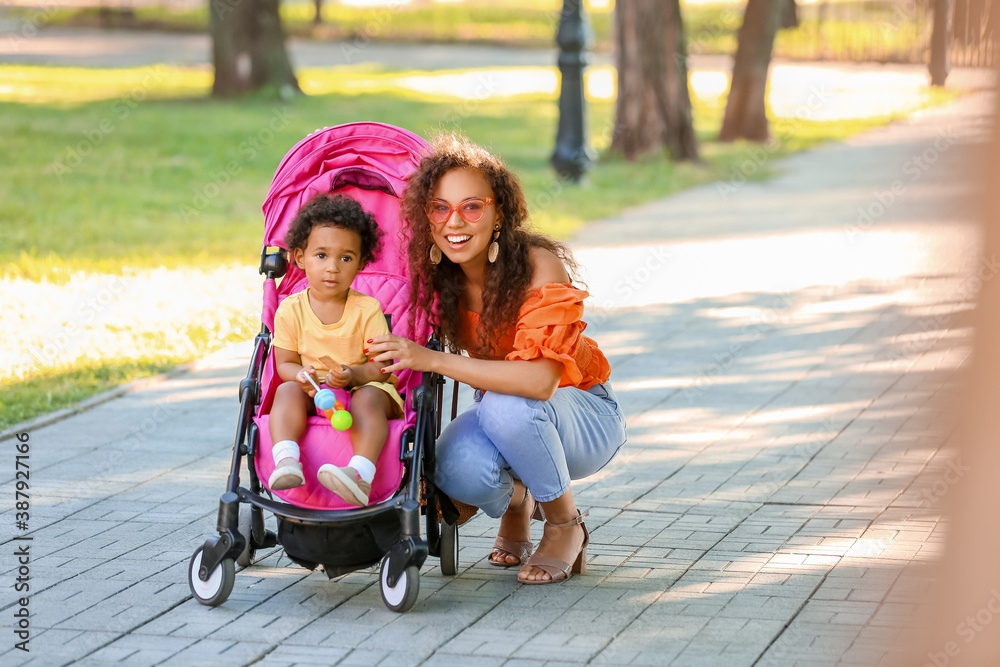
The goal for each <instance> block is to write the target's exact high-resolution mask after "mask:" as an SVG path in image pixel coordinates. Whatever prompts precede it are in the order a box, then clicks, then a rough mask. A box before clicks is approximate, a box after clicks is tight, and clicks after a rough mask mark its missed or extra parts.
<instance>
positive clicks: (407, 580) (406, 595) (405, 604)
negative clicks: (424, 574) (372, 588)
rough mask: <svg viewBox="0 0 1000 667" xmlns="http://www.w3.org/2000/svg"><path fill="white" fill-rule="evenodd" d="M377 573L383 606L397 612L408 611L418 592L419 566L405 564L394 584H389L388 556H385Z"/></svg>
mask: <svg viewBox="0 0 1000 667" xmlns="http://www.w3.org/2000/svg"><path fill="white" fill-rule="evenodd" d="M378 574H379V577H378V578H379V588H380V589H381V592H382V602H384V603H385V606H386V607H388V608H389V609H391V610H393V611H395V612H399V613H402V612H404V611H409V610H410V609H411V608H412V607H413V605H414V604H415V603H416V601H417V595H418V594H419V593H420V568H418V567H417V566H416V565H407V566H406V569H405V570H403V573H402V574H400V575H399V579H398V580H397V581H396V585H395V586H389V557H388V556H386V557H385V558H383V559H382V566H381V567H380V568H379V573H378Z"/></svg>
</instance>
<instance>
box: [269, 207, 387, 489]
mask: <svg viewBox="0 0 1000 667" xmlns="http://www.w3.org/2000/svg"><path fill="white" fill-rule="evenodd" d="M381 236H382V232H381V230H379V228H378V225H377V224H376V222H375V219H374V218H373V217H372V216H371V215H369V214H368V213H366V212H365V211H364V209H362V208H361V205H360V204H359V203H358V202H356V201H354V200H353V199H350V198H348V197H343V196H341V195H337V196H334V197H330V196H328V195H325V194H324V195H319V196H317V197H315V198H314V199H313V200H312V201H310V202H309V203H308V204H306V205H305V206H304V207H303V208H302V210H301V211H299V214H298V215H297V216H296V218H295V220H294V221H293V222H292V225H291V227H290V228H289V230H288V234H287V235H286V236H285V244H286V245H287V246H288V250H289V251H290V252H291V255H292V260H293V261H294V262H295V264H296V266H298V267H299V268H300V269H302V270H303V271H305V274H306V279H307V280H308V281H309V287H308V288H306V289H304V290H302V291H301V292H298V293H296V294H292V295H291V296H288V297H287V298H286V299H285V300H284V301H282V302H281V305H280V306H279V307H278V311H277V313H275V316H274V341H273V343H272V346H273V348H274V359H275V362H276V364H277V370H278V375H279V376H280V377H281V379H282V380H284V382H283V383H282V384H281V385H280V386H279V387H278V390H277V393H276V394H275V397H274V404H273V406H272V408H271V418H270V430H271V441H272V442H273V443H274V447H273V450H272V453H273V455H274V463H275V469H274V472H273V473H272V474H271V477H270V478H269V479H268V485H269V486H270V487H271V488H272V489H277V490H281V489H291V488H294V487H297V486H301V485H302V484H304V483H305V477H304V475H303V474H302V464H301V462H300V460H299V445H298V440H299V439H300V438H301V437H302V434H303V433H304V432H305V428H306V424H307V420H308V417H309V416H310V415H312V414H316V408H315V406H314V404H313V401H312V398H311V397H312V396H313V395H314V394H315V393H316V390H315V389H314V388H313V386H312V385H311V384H310V383H309V380H308V376H310V375H312V376H314V377H316V378H322V382H323V383H325V384H326V386H328V387H330V388H332V389H341V388H346V389H349V390H350V391H351V392H352V396H351V416H352V417H353V424H352V426H351V430H350V434H351V442H352V443H353V445H354V456H352V457H351V460H350V462H349V463H348V464H347V466H344V467H337V466H334V465H332V464H330V463H327V464H324V465H323V466H321V467H320V469H319V470H318V471H317V473H316V476H317V477H318V478H319V481H320V483H321V484H322V485H323V486H325V487H326V488H328V489H330V490H331V491H333V492H334V493H336V494H337V495H338V496H340V497H341V498H343V499H344V501H345V502H347V503H348V504H350V505H354V506H361V507H364V506H366V505H368V495H369V493H370V492H371V483H372V479H374V477H375V461H376V460H378V455H379V453H380V452H381V451H382V446H383V445H384V444H385V440H386V437H387V436H388V433H389V425H388V423H387V422H388V420H389V419H398V418H400V417H402V415H403V399H402V397H401V396H400V395H399V392H397V391H396V387H395V376H390V377H389V378H387V377H386V375H385V373H384V372H383V368H384V367H385V366H386V365H387V364H385V363H381V362H374V361H372V362H369V360H368V358H367V356H366V355H367V353H368V349H367V343H366V341H370V340H371V339H372V338H373V337H374V336H378V335H381V334H386V333H389V327H388V325H387V324H386V321H385V316H384V315H383V314H382V309H381V307H380V306H379V302H378V300H376V299H374V298H372V297H370V296H365V295H364V294H360V293H359V292H355V291H354V290H353V289H351V283H352V282H353V281H354V276H355V275H357V273H358V271H360V270H361V269H363V268H364V267H365V265H366V264H367V263H368V262H370V261H372V260H373V259H375V256H376V253H377V251H378V247H379V242H380V240H381ZM329 357H332V358H334V359H336V360H337V361H338V362H339V365H337V364H330V363H324V361H323V359H324V358H327V361H328V358H329ZM330 366H333V367H330Z"/></svg>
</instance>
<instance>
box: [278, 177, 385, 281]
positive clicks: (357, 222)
mask: <svg viewBox="0 0 1000 667" xmlns="http://www.w3.org/2000/svg"><path fill="white" fill-rule="evenodd" d="M324 226H330V227H340V228H341V229H347V230H349V231H352V232H355V233H356V234H357V235H358V236H359V237H360V238H361V257H360V258H359V260H360V262H361V265H362V266H366V265H367V264H368V263H369V262H371V261H373V260H375V259H376V258H377V257H378V251H379V246H380V245H381V242H382V236H383V235H384V233H385V232H383V231H382V230H381V229H379V227H378V223H377V222H375V216H373V215H372V214H370V213H366V212H365V210H364V209H363V208H361V204H359V203H358V202H357V201H355V200H353V199H351V198H350V197H345V196H343V195H334V196H333V197H331V196H329V195H327V194H318V195H316V196H315V197H313V198H312V199H311V200H309V203H308V204H306V205H305V206H303V207H302V208H301V209H300V210H299V214H298V215H296V216H295V220H293V221H292V225H291V226H290V227H289V228H288V233H287V234H285V245H286V246H287V247H288V251H289V252H292V251H294V250H305V249H306V245H308V243H309V234H311V233H312V230H313V227H324Z"/></svg>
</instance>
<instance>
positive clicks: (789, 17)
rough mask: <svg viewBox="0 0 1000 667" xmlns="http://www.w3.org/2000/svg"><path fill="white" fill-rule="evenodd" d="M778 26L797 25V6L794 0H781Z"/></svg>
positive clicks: (783, 27)
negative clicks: (779, 23)
mask: <svg viewBox="0 0 1000 667" xmlns="http://www.w3.org/2000/svg"><path fill="white" fill-rule="evenodd" d="M778 27H780V28H782V29H785V28H798V27H799V8H798V6H797V5H796V4H795V0H782V7H781V25H780V26H778Z"/></svg>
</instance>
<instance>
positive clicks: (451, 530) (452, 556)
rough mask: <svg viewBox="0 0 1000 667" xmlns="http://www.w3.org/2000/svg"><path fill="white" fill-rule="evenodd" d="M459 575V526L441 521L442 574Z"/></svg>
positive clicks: (448, 575)
mask: <svg viewBox="0 0 1000 667" xmlns="http://www.w3.org/2000/svg"><path fill="white" fill-rule="evenodd" d="M457 573H458V524H451V523H448V522H447V521H444V520H443V519H442V521H441V574H443V575H445V576H447V577H452V576H454V575H455V574H457Z"/></svg>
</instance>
